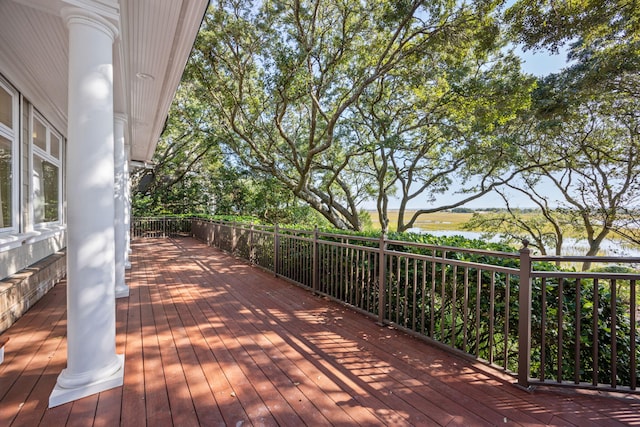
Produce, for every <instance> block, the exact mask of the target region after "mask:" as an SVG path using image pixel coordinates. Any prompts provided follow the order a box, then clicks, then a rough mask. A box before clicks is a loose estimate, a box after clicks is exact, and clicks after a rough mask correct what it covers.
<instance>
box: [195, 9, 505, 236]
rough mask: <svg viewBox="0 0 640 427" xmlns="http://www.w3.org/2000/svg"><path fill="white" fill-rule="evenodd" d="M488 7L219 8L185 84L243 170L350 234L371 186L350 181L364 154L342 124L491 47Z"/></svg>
mask: <svg viewBox="0 0 640 427" xmlns="http://www.w3.org/2000/svg"><path fill="white" fill-rule="evenodd" d="M494 7H495V4H494V2H483V1H477V2H474V3H473V4H471V5H468V4H466V3H457V2H448V1H444V0H442V1H418V0H413V1H405V2H383V1H375V2H359V1H355V0H342V1H328V0H316V1H300V0H289V1H263V2H256V3H254V2H239V1H232V0H220V1H218V2H215V3H212V5H211V7H210V9H209V11H208V12H207V15H206V17H205V19H204V23H203V29H202V30H201V32H200V36H199V38H198V40H197V42H196V46H195V52H194V54H193V56H192V59H191V61H190V63H189V65H188V67H187V74H186V77H187V78H188V79H191V80H192V81H193V82H194V84H196V83H197V86H196V90H195V91H194V92H193V94H194V96H196V97H198V98H199V99H200V100H201V104H203V105H206V109H205V110H204V111H203V112H204V113H205V114H206V115H207V120H208V121H209V122H211V123H216V125H217V126H218V127H219V128H220V132H222V133H223V134H224V136H223V138H222V140H223V142H224V144H225V145H226V146H227V147H229V149H231V150H232V151H233V152H234V153H235V154H236V155H237V156H238V157H239V158H240V159H241V160H242V162H243V163H244V164H245V165H246V166H248V167H249V168H251V169H252V170H255V171H260V172H261V173H265V174H269V175H271V176H273V177H274V178H276V179H277V180H278V181H279V182H281V183H282V185H283V186H284V187H285V188H287V189H289V191H291V192H292V193H293V194H294V195H295V196H296V197H299V198H300V199H302V200H304V201H305V202H306V203H308V204H309V205H310V206H312V207H313V208H314V209H316V210H317V211H318V212H320V213H321V214H322V215H323V216H324V217H325V218H327V220H329V221H330V222H331V223H332V224H334V225H335V226H337V227H339V228H351V229H360V228H361V226H362V224H361V221H360V217H359V215H358V205H359V204H360V203H361V202H362V201H364V200H366V199H367V198H370V197H372V196H373V195H374V194H375V191H374V189H375V187H376V186H377V185H379V184H380V183H379V181H376V179H373V178H372V177H371V176H367V175H365V174H363V173H361V171H362V167H363V165H365V164H366V163H365V160H364V159H365V156H371V153H372V152H373V151H375V150H372V149H371V147H370V146H367V147H365V149H363V147H362V146H359V145H358V144H354V139H355V138H356V137H355V135H354V133H353V129H352V127H351V124H350V122H351V121H352V120H353V119H354V117H356V116H357V113H358V107H359V105H362V104H361V103H360V101H361V100H362V99H363V97H364V96H365V94H367V93H375V89H374V88H375V87H376V85H379V84H380V82H381V81H383V80H384V79H386V78H387V77H388V76H390V75H392V74H393V73H400V71H401V70H406V74H410V73H411V72H412V71H418V70H420V67H425V66H431V67H434V66H436V65H439V63H438V62H436V61H435V59H437V58H438V56H443V57H447V56H450V55H455V54H456V52H457V51H458V50H461V51H462V52H463V53H462V54H461V55H463V56H464V55H465V52H467V51H469V50H470V49H471V46H480V47H482V45H483V44H485V45H491V44H492V43H493V38H494V37H495V34H496V31H497V29H496V23H495V22H494V16H493V15H492V13H493V10H494ZM430 59H431V60H433V61H432V62H430ZM368 159H369V157H366V160H367V161H368ZM383 181H384V180H383ZM442 182H444V181H442ZM384 186H385V184H384V183H383V185H382V187H384Z"/></svg>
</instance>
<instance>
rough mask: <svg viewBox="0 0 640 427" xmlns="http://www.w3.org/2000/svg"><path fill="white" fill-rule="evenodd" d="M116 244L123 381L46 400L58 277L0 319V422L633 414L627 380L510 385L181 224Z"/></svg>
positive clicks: (58, 338) (609, 421) (507, 420)
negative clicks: (121, 281)
mask: <svg viewBox="0 0 640 427" xmlns="http://www.w3.org/2000/svg"><path fill="white" fill-rule="evenodd" d="M132 260H133V268H132V270H130V271H129V272H128V273H127V277H128V284H129V286H130V296H129V297H128V298H121V299H119V300H118V301H117V341H116V347H117V349H118V352H124V353H125V378H124V386H123V387H118V388H115V389H112V390H108V391H105V392H102V393H99V394H97V395H94V396H89V397H87V398H84V399H81V400H78V401H76V402H72V403H69V404H66V405H61V406H59V407H56V408H53V409H47V403H48V396H49V394H50V393H51V390H52V389H53V386H54V385H55V381H56V378H57V376H58V374H59V373H60V371H61V370H62V368H64V364H65V360H66V340H65V339H64V335H65V332H66V323H65V322H66V320H65V319H66V315H65V310H64V304H65V298H64V292H65V284H64V282H63V283H61V284H60V285H57V286H56V287H55V288H54V289H53V290H52V291H51V292H49V294H47V295H46V296H45V297H44V298H43V299H42V300H41V301H40V302H38V303H37V304H36V305H35V306H34V307H33V308H32V309H31V310H30V311H29V312H27V313H26V314H25V316H23V317H22V318H21V319H20V320H19V321H18V322H16V324H15V325H14V326H13V327H11V328H10V329H9V330H8V331H6V332H5V334H3V335H2V336H3V337H10V338H11V339H10V341H9V343H8V344H7V348H6V355H5V363H3V364H2V365H0V425H2V426H5V425H7V426H38V425H41V426H76V425H82V426H85V425H94V426H117V425H121V426H144V425H146V426H151V427H159V426H172V425H176V426H198V425H200V426H236V425H260V426H271V425H273V426H276V425H281V426H300V425H309V426H321V425H394V426H395V425H397V426H404V425H416V426H432V425H447V426H476V425H477V426H490V425H494V426H495V425H557V426H567V425H579V426H601V425H607V426H609V425H611V426H615V425H639V424H640V398H639V397H638V396H637V395H632V396H622V397H621V396H618V395H607V396H602V395H600V394H598V393H594V392H573V391H565V390H555V389H550V388H544V389H539V390H536V391H535V392H533V393H528V392H525V391H523V390H520V389H518V388H517V387H515V386H514V385H513V384H512V382H513V379H512V378H511V377H509V376H507V375H505V374H503V373H501V372H499V371H495V370H494V369H492V368H489V367H486V366H485V365H482V364H480V363H476V362H472V361H468V360H464V359H461V358H459V357H457V356H454V355H451V354H449V353H447V352H445V351H442V350H440V349H437V348H434V347H433V346H430V345H428V344H427V343H425V342H423V341H421V340H418V339H416V338H413V337H410V336H407V335H406V334H403V333H401V332H399V331H397V330H395V329H393V328H389V327H382V326H379V325H377V324H376V323H375V322H374V321H373V320H372V319H371V318H367V317H365V316H363V315H361V314H359V313H356V312H354V311H352V310H350V309H348V308H345V307H343V306H341V305H338V304H335V303H333V302H331V301H328V300H327V299H326V298H321V297H316V296H313V295H312V294H311V293H309V292H308V291H306V290H304V289H301V288H298V287H296V286H294V285H292V284H290V283H287V282H285V281H282V280H279V279H276V278H274V277H273V275H271V274H270V273H267V272H264V271H262V270H260V269H258V268H254V267H251V266H249V265H247V264H245V263H243V262H241V261H238V260H236V259H234V258H232V257H230V256H228V255H226V254H223V253H221V252H219V251H217V250H215V249H212V248H209V247H206V246H205V245H203V244H201V243H199V242H196V241H194V240H191V239H181V240H175V241H174V240H160V239H157V240H139V241H136V242H135V243H134V253H133V256H132Z"/></svg>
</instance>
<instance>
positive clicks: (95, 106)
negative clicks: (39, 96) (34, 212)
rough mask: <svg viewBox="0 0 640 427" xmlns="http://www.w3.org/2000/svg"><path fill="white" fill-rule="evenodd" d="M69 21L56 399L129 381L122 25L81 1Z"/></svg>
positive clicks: (65, 14)
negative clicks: (63, 337)
mask: <svg viewBox="0 0 640 427" xmlns="http://www.w3.org/2000/svg"><path fill="white" fill-rule="evenodd" d="M63 17H64V19H65V20H66V23H67V26H68V28H69V85H68V86H69V100H68V102H69V107H68V116H69V120H68V145H67V150H68V157H67V159H68V161H67V180H66V184H67V211H68V240H67V367H66V369H64V370H63V371H62V373H61V374H60V375H59V376H58V381H57V384H56V386H55V388H54V390H53V392H52V393H51V396H50V397H49V407H52V406H57V405H60V404H63V403H66V402H70V401H72V400H76V399H79V398H81V397H84V396H88V395H91V394H94V393H98V392H100V391H103V390H107V389H110V388H113V387H118V386H120V385H122V383H123V373H124V358H123V357H122V356H119V355H117V354H116V349H115V333H116V322H115V320H116V315H115V314H116V313H115V245H114V239H115V236H114V136H113V130H114V114H113V57H112V55H113V54H112V52H113V41H114V39H115V37H116V36H117V33H118V32H117V28H116V27H115V26H114V25H113V24H112V23H110V22H109V21H107V20H106V19H103V18H102V17H100V16H98V15H96V14H94V13H91V12H89V11H87V10H84V9H80V8H67V9H64V10H63Z"/></svg>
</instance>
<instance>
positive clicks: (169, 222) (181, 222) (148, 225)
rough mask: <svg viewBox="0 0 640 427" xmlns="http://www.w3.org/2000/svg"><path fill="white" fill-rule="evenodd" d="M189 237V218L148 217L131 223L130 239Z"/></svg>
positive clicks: (135, 219)
mask: <svg viewBox="0 0 640 427" xmlns="http://www.w3.org/2000/svg"><path fill="white" fill-rule="evenodd" d="M190 235H191V218H181V217H166V216H165V217H150V218H134V219H133V220H132V221H131V238H132V239H136V238H141V237H149V238H154V237H157V238H165V237H178V236H190Z"/></svg>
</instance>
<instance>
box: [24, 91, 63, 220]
mask: <svg viewBox="0 0 640 427" xmlns="http://www.w3.org/2000/svg"><path fill="white" fill-rule="evenodd" d="M29 109H30V110H29V165H30V167H29V179H30V182H31V185H30V188H29V215H30V217H31V221H30V222H31V224H32V226H33V228H34V230H38V229H46V228H49V227H51V226H57V225H61V224H62V223H63V218H62V215H63V188H62V173H63V171H62V154H63V152H64V149H63V147H64V138H63V137H62V134H60V132H58V131H57V130H56V129H55V128H54V127H53V126H52V125H51V123H49V122H48V121H47V120H46V119H45V118H44V116H43V115H42V114H40V112H39V111H38V110H37V109H36V108H35V107H34V106H33V105H31V104H30V105H29ZM36 120H37V121H38V122H40V123H41V124H42V125H43V126H44V128H45V131H46V135H45V145H46V150H43V149H41V148H40V147H38V146H37V145H36V143H35V141H34V137H33V135H34V129H35V123H36ZM52 135H53V136H55V138H57V139H58V153H57V157H55V156H54V155H53V154H52V153H51V138H52ZM36 156H37V157H39V158H40V159H41V160H44V161H47V162H49V163H50V164H52V165H53V166H55V167H56V168H57V169H58V182H57V186H58V215H57V216H58V219H57V220H55V221H42V222H38V219H37V218H36V217H35V201H36V197H35V189H36V188H37V186H36V176H35V160H36Z"/></svg>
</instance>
